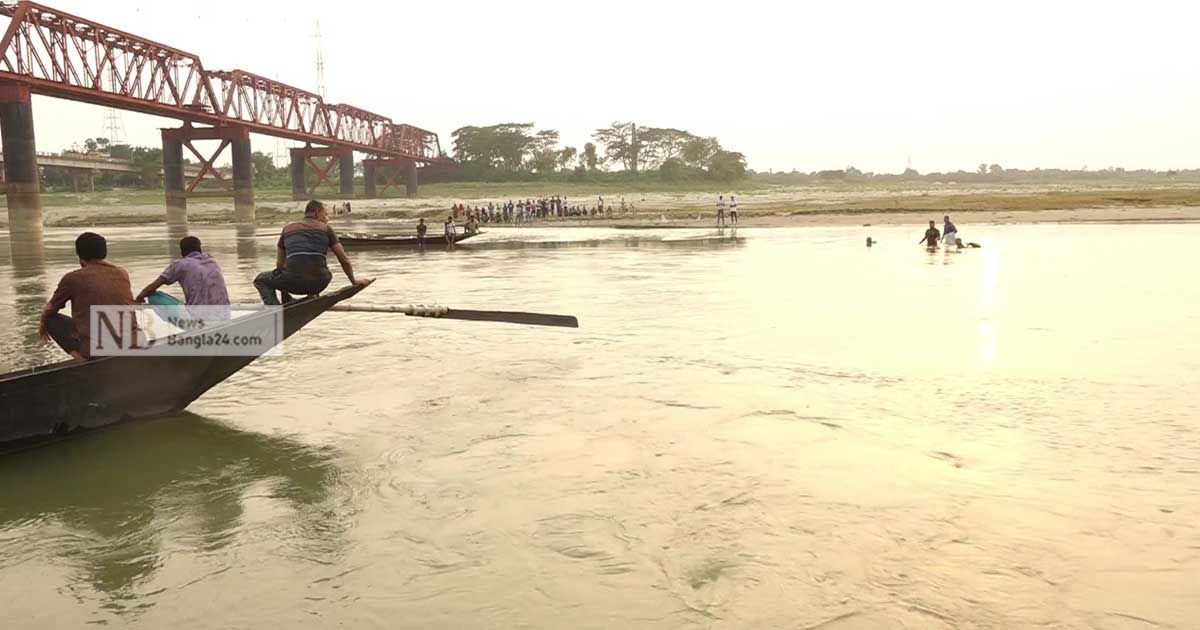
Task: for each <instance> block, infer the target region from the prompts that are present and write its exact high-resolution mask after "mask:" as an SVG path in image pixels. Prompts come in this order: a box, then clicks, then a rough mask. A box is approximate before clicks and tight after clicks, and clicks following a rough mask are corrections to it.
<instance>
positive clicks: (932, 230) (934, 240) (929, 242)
mask: <svg viewBox="0 0 1200 630" xmlns="http://www.w3.org/2000/svg"><path fill="white" fill-rule="evenodd" d="M940 238H942V235H941V234H940V233H939V232H938V229H937V228H936V227H934V225H933V221H930V222H929V229H928V230H925V236H922V237H921V240H919V241H917V242H918V243H925V247H928V248H929V249H937V244H938V240H939V239H940Z"/></svg>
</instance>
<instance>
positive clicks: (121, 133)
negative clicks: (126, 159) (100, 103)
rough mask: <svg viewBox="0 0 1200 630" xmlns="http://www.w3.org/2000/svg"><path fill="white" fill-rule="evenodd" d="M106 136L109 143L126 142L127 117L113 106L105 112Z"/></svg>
mask: <svg viewBox="0 0 1200 630" xmlns="http://www.w3.org/2000/svg"><path fill="white" fill-rule="evenodd" d="M104 136H105V137H106V138H108V144H109V145H114V144H125V119H124V117H122V116H121V112H119V111H117V110H116V109H114V108H112V107H110V108H108V109H107V110H106V111H105V112H104Z"/></svg>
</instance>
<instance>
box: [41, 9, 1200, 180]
mask: <svg viewBox="0 0 1200 630" xmlns="http://www.w3.org/2000/svg"><path fill="white" fill-rule="evenodd" d="M47 2H48V3H49V4H50V5H52V6H55V7H57V8H60V9H62V10H64V11H70V12H73V13H77V14H79V15H81V16H84V17H88V18H92V19H96V20H98V21H100V22H102V23H106V24H108V25H110V26H114V27H117V28H121V29H123V30H127V31H130V32H132V33H135V34H138V35H143V36H146V37H149V38H151V39H155V40H158V41H160V42H163V43H166V44H169V45H172V46H175V47H177V48H181V49H183V50H187V51H190V52H193V53H196V54H198V55H199V56H200V58H201V59H202V60H203V62H204V64H205V67H207V68H209V69H224V70H231V69H235V68H241V69H245V70H249V71H251V72H256V73H259V74H263V75H266V76H270V77H274V78H277V79H279V80H282V81H284V82H287V83H291V84H293V85H296V86H298V87H302V88H307V89H315V87H316V69H315V66H316V63H315V57H316V49H315V46H314V38H313V32H314V23H315V20H316V19H317V18H318V17H319V18H320V26H321V32H322V35H323V37H322V50H323V52H324V57H325V81H326V85H327V90H328V95H329V101H330V102H345V103H349V104H352V105H356V106H359V107H363V108H365V109H369V110H372V111H375V112H378V113H381V114H385V115H387V116H390V117H391V118H392V119H393V120H395V121H397V122H406V123H410V124H414V125H417V126H420V127H424V128H426V129H430V130H432V131H435V132H437V133H438V134H439V135H440V137H441V141H442V147H443V149H444V150H446V151H447V152H449V151H450V150H451V141H450V132H451V131H452V130H454V129H455V128H457V127H460V126H463V125H467V124H479V125H483V124H492V123H497V122H534V123H537V124H538V125H539V127H541V128H552V129H557V130H559V131H560V132H561V134H562V140H563V144H564V145H574V146H577V147H578V146H582V144H583V143H584V142H587V141H588V139H589V135H590V133H591V131H592V130H593V129H595V128H596V127H600V126H604V125H607V124H608V123H610V122H611V121H614V120H634V121H636V122H638V123H639V124H641V125H645V126H663V127H676V128H682V129H687V130H689V131H691V132H693V133H696V134H700V135H715V136H717V137H719V138H720V140H721V142H722V143H723V144H724V145H725V146H726V147H727V148H730V149H733V150H737V151H741V152H743V153H745V154H746V157H747V160H748V162H749V165H750V167H751V168H754V169H757V170H764V171H765V170H767V169H775V170H790V169H792V168H797V169H800V170H803V171H809V170H816V169H823V168H842V167H845V166H856V167H858V168H860V169H862V170H864V171H879V172H898V171H900V170H903V168H904V166H905V163H906V160H908V159H909V158H911V160H912V166H913V167H914V168H916V169H918V170H920V171H922V172H929V171H938V170H956V169H959V168H963V169H968V170H970V169H973V168H974V167H975V165H977V164H979V163H980V162H987V163H989V164H990V163H999V164H1001V165H1003V166H1006V167H1021V168H1032V167H1035V166H1042V167H1062V168H1079V167H1082V166H1084V165H1087V166H1088V167H1089V168H1092V169H1099V168H1105V167H1108V166H1123V167H1126V168H1139V167H1145V168H1157V169H1167V168H1184V167H1191V168H1195V167H1198V166H1200V44H1197V38H1196V32H1195V29H1196V25H1197V24H1200V3H1197V2H1194V1H1181V2H1160V1H1143V2H1138V3H1133V2H1103V1H1092V2H1051V1H1049V0H1041V1H1040V2H1024V1H1019V2H1012V1H1010V2H965V1H959V2H923V1H920V0H913V1H908V2H895V1H881V2H874V1H861V2H844V3H843V2H813V3H804V2H795V1H793V2H777V3H774V2H757V1H746V0H743V1H740V2H722V3H697V2H694V1H693V2H663V1H653V0H650V1H647V0H643V1H640V2H626V1H624V0H615V1H609V2H589V3H575V2H563V1H561V0H559V1H557V2H526V1H520V0H514V1H509V2H472V1H470V0H467V1H462V0H460V1H457V2H438V1H434V2H404V3H395V2H371V3H367V2H355V1H353V0H343V1H342V2H336V3H331V2H328V1H324V2H309V1H303V0H301V1H294V2H252V1H249V0H240V1H237V2H234V1H230V0H206V1H205V2H192V3H181V2H162V1H161V0H156V1H149V0H146V1H143V0H126V1H123V2H122V1H119V0H118V1H112V2H103V3H99V2H89V1H84V0H47ZM34 108H35V109H34V116H35V119H36V125H37V134H38V148H39V150H49V151H53V150H59V149H62V148H65V147H67V146H69V145H70V144H71V143H72V142H73V141H76V140H81V139H82V138H85V137H88V136H95V135H101V134H102V133H103V131H102V128H103V127H102V120H103V115H104V110H103V109H102V108H99V107H96V106H92V105H82V104H74V103H68V102H66V101H57V100H53V99H46V98H38V99H37V100H36V101H35V103H34ZM123 117H124V123H125V129H126V134H127V136H128V138H129V139H130V140H131V141H132V142H133V143H134V144H145V145H154V146H157V145H158V144H159V143H160V139H159V136H158V133H157V128H159V127H162V126H174V125H175V123H173V122H171V121H165V120H162V119H156V118H152V117H148V116H143V115H138V114H133V113H128V112H126V113H124V114H123ZM282 146H283V147H285V148H286V146H287V144H286V143H282ZM254 148H255V149H256V150H262V151H266V152H273V151H275V149H276V142H275V141H274V140H272V139H268V138H261V137H256V138H255V147H254Z"/></svg>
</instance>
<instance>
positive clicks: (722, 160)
mask: <svg viewBox="0 0 1200 630" xmlns="http://www.w3.org/2000/svg"><path fill="white" fill-rule="evenodd" d="M708 176H709V177H711V178H712V179H715V180H718V181H723V182H731V181H734V180H737V179H741V178H743V177H745V176H746V156H744V155H742V154H741V153H738V152H736V151H726V150H724V149H721V150H719V151H717V152H716V153H715V154H714V155H713V156H712V159H711V160H710V161H709V165H708Z"/></svg>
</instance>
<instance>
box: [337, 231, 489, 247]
mask: <svg viewBox="0 0 1200 630" xmlns="http://www.w3.org/2000/svg"><path fill="white" fill-rule="evenodd" d="M479 234H483V232H473V233H471V234H467V233H465V232H463V233H460V234H456V235H455V237H454V242H455V243H461V242H462V241H465V240H467V239H469V238H471V237H473V236H477V235H479ZM338 240H339V241H341V243H342V245H343V246H344V247H353V248H359V249H362V248H366V247H419V246H420V245H421V243H420V241H418V240H417V237H415V236H388V235H384V234H339V235H338ZM445 245H446V235H445V234H438V235H436V236H426V237H425V246H426V247H438V246H445Z"/></svg>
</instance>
